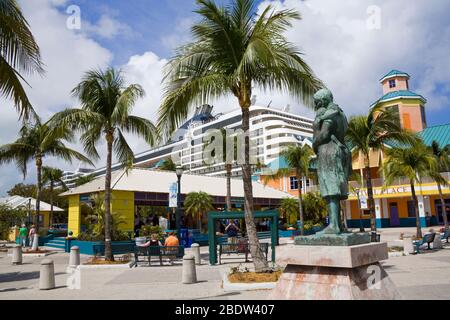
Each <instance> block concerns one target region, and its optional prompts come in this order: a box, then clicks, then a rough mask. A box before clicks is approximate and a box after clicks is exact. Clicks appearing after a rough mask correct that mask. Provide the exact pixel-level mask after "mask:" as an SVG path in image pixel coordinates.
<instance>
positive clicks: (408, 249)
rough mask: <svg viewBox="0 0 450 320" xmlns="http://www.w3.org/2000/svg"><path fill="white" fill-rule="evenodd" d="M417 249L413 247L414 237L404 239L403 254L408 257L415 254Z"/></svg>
mask: <svg viewBox="0 0 450 320" xmlns="http://www.w3.org/2000/svg"><path fill="white" fill-rule="evenodd" d="M414 252H415V249H414V245H413V240H412V237H407V236H404V237H403V253H404V254H406V255H409V254H414Z"/></svg>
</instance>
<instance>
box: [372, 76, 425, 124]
mask: <svg viewBox="0 0 450 320" xmlns="http://www.w3.org/2000/svg"><path fill="white" fill-rule="evenodd" d="M409 79H410V76H409V74H407V73H406V72H402V71H399V70H392V71H390V72H389V73H388V74H386V75H385V76H384V77H383V78H381V79H380V83H381V85H382V87H383V96H382V97H381V98H380V99H379V100H378V101H377V102H376V103H374V104H373V105H372V106H374V105H375V104H377V103H378V104H380V105H381V106H382V107H383V108H395V109H396V110H397V111H398V114H399V116H400V122H401V124H402V127H403V128H405V129H407V130H410V131H413V132H421V131H423V130H424V129H425V128H426V127H427V121H426V114H425V104H426V102H427V100H426V99H425V98H424V97H423V96H421V95H420V94H417V93H414V92H412V91H411V90H410V89H409Z"/></svg>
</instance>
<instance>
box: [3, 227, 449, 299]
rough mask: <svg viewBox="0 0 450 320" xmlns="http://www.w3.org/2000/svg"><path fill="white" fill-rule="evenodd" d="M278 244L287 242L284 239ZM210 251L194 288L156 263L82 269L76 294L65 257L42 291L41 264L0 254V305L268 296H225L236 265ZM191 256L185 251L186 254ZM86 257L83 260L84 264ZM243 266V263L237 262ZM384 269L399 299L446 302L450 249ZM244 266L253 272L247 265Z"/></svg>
mask: <svg viewBox="0 0 450 320" xmlns="http://www.w3.org/2000/svg"><path fill="white" fill-rule="evenodd" d="M411 232H412V233H414V229H411V228H409V229H404V230H403V229H389V230H387V229H385V230H381V234H382V238H383V235H384V238H385V241H388V242H393V243H395V241H396V239H398V236H399V234H400V233H411ZM282 240H283V241H282V244H281V245H284V244H283V243H285V242H286V240H285V239H282ZM207 250H208V248H207V247H202V248H201V253H202V259H203V262H204V263H203V264H202V265H201V266H197V278H198V283H196V284H191V285H184V284H181V270H182V267H181V262H179V263H176V264H175V265H173V266H170V265H164V266H159V262H158V261H157V260H156V259H155V260H154V263H153V265H152V266H151V267H148V266H146V265H141V266H139V267H137V268H131V269H130V268H128V267H120V268H117V267H116V268H102V269H84V268H83V269H82V270H81V271H80V275H81V282H80V289H69V288H68V287H67V286H66V283H67V278H68V277H69V275H68V274H67V273H66V267H67V264H68V260H69V255H68V254H67V253H63V252H57V253H53V254H51V255H49V256H47V257H46V258H50V259H52V260H54V263H55V278H56V289H54V290H50V291H40V290H39V289H38V287H39V268H40V262H41V261H42V259H44V258H32V257H24V263H23V264H22V265H19V266H12V265H11V257H8V256H7V253H4V252H1V253H0V299H71V300H72V299H126V300H140V299H225V300H226V299H232V300H254V299H265V298H266V297H267V296H268V294H269V291H267V290H259V291H241V292H225V291H224V289H223V288H222V280H221V278H222V273H223V272H226V271H228V270H229V269H230V267H231V266H237V265H239V261H240V260H236V259H234V258H233V256H230V257H228V256H225V260H224V262H225V264H223V265H220V266H209V265H208V264H207V261H208V252H207ZM187 252H189V250H187ZM88 258H89V257H88V256H82V262H83V261H86V260H87V259H88ZM241 260H242V261H243V259H241ZM382 264H383V266H384V268H385V270H386V272H387V273H388V274H389V276H390V277H391V279H392V280H393V282H394V283H395V284H396V285H397V287H398V289H399V291H400V293H401V294H402V296H403V297H404V298H406V299H430V300H435V299H449V298H450V245H448V244H446V245H444V248H443V249H442V250H432V251H426V250H425V251H423V253H422V254H419V255H410V256H402V257H391V258H390V259H389V260H387V261H384V262H383V263H382ZM246 266H249V267H251V264H247V265H246Z"/></svg>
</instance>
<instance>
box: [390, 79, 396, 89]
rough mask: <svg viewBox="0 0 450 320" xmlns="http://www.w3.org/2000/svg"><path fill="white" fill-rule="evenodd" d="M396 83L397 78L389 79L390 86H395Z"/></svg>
mask: <svg viewBox="0 0 450 320" xmlns="http://www.w3.org/2000/svg"><path fill="white" fill-rule="evenodd" d="M395 87H396V84H395V79H392V80H389V88H395Z"/></svg>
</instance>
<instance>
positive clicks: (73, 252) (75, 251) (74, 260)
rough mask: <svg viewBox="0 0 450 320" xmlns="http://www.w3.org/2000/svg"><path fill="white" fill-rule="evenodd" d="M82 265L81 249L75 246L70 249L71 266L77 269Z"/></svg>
mask: <svg viewBox="0 0 450 320" xmlns="http://www.w3.org/2000/svg"><path fill="white" fill-rule="evenodd" d="M79 265H80V248H79V247H77V246H74V247H72V248H70V258H69V266H71V267H76V266H79Z"/></svg>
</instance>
